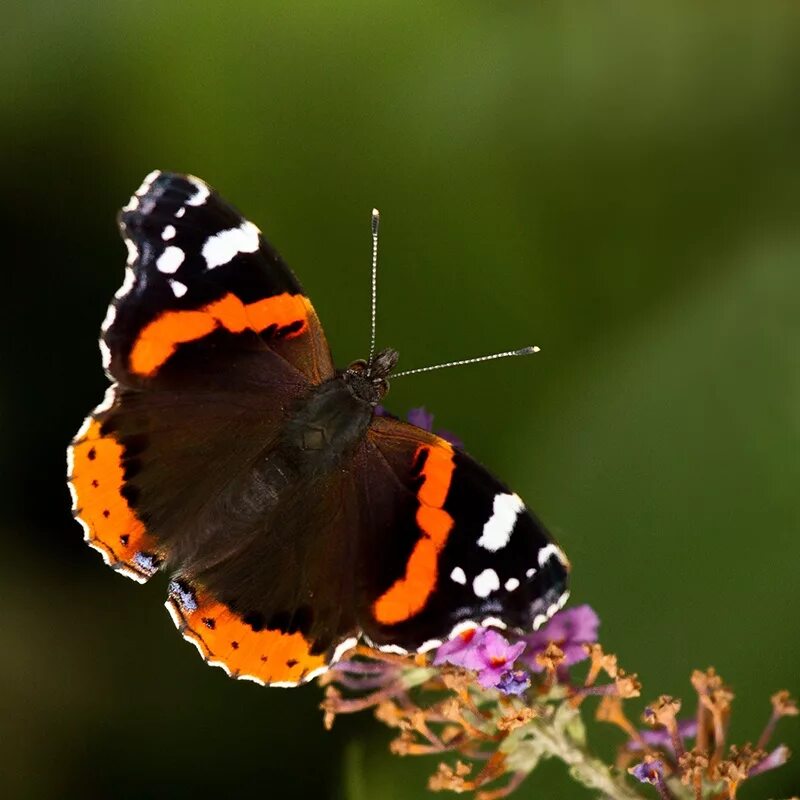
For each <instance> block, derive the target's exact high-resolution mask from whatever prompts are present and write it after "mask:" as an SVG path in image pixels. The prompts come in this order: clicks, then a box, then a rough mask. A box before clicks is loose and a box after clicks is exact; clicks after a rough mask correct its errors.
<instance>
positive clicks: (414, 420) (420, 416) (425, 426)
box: [406, 406, 433, 431]
mask: <svg viewBox="0 0 800 800" xmlns="http://www.w3.org/2000/svg"><path fill="white" fill-rule="evenodd" d="M406 419H407V420H408V421H409V422H410V423H411V424H412V425H416V426H417V427H418V428H422V430H424V431H432V430H433V414H431V412H430V411H426V410H425V406H420V407H419V408H412V409H411V410H410V411H409V412H408V415H407V416H406Z"/></svg>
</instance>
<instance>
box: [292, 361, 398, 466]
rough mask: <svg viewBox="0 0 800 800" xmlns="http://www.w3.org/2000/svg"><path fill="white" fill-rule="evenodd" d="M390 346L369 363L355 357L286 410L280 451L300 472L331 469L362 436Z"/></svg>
mask: <svg viewBox="0 0 800 800" xmlns="http://www.w3.org/2000/svg"><path fill="white" fill-rule="evenodd" d="M396 363H397V353H396V351H394V350H383V351H381V352H380V353H378V354H377V356H376V357H375V359H374V360H373V362H372V365H371V366H370V365H368V364H367V363H366V362H364V361H356V362H354V363H353V364H351V365H350V366H349V367H348V368H347V369H346V370H344V371H342V372H340V373H339V374H338V375H336V377H334V378H331V379H330V380H327V381H325V382H324V383H321V384H320V385H319V386H316V387H314V388H313V389H312V390H311V391H310V393H309V394H308V395H306V396H305V397H304V398H303V399H302V400H301V401H300V402H299V403H298V405H297V406H296V407H295V409H294V410H293V411H292V412H291V413H290V415H289V421H288V424H287V425H286V428H285V429H284V433H283V436H282V447H281V450H282V451H283V452H284V455H285V456H286V457H287V458H288V459H289V461H290V462H291V463H292V464H293V466H294V467H295V468H296V469H298V470H299V471H300V472H304V473H314V472H321V471H324V470H326V469H330V468H331V467H332V466H333V465H334V464H336V463H337V462H339V461H341V459H342V458H343V457H345V456H347V455H349V454H351V453H352V452H353V451H354V450H355V448H356V446H357V445H358V444H359V442H361V441H362V440H363V438H364V435H365V433H366V431H367V428H368V427H369V423H370V421H371V420H372V415H373V412H374V408H375V406H376V405H377V404H378V403H379V402H380V400H381V399H382V398H383V397H384V395H385V394H386V392H387V390H388V388H389V384H388V382H387V380H386V378H387V376H388V374H389V372H390V371H391V369H392V368H393V367H394V365H395V364H396Z"/></svg>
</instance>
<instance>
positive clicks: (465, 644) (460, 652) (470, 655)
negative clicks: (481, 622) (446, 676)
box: [433, 628, 488, 671]
mask: <svg viewBox="0 0 800 800" xmlns="http://www.w3.org/2000/svg"><path fill="white" fill-rule="evenodd" d="M487 633H488V631H487V629H486V628H467V629H466V630H464V631H461V633H458V634H456V635H455V636H454V637H453V638H452V639H450V641H448V642H445V643H444V644H443V645H441V647H439V649H438V650H437V651H436V658H434V659H433V663H434V664H436V665H439V664H453V665H454V666H456V667H464V669H472V670H476V671H477V670H479V669H483V661H482V659H481V657H480V655H479V654H478V647H479V646H480V644H481V642H482V641H483V639H484V637H485V636H486V634H487Z"/></svg>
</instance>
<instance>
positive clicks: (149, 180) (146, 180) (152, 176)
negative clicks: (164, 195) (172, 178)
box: [136, 169, 161, 197]
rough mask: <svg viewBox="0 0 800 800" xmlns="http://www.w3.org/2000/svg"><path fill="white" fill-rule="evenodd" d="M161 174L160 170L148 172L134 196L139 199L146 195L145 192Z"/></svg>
mask: <svg viewBox="0 0 800 800" xmlns="http://www.w3.org/2000/svg"><path fill="white" fill-rule="evenodd" d="M160 174H161V170H160V169H154V170H153V171H152V172H148V173H147V175H145V178H144V180H143V181H142V185H141V186H140V187H139V188H138V189H137V190H136V194H137V195H139V197H141V196H142V195H143V194H146V193H147V190H148V189H149V188H150V187H151V186H152V184H153V181H154V180H155V179H156V178H157V177H158V176H159V175H160Z"/></svg>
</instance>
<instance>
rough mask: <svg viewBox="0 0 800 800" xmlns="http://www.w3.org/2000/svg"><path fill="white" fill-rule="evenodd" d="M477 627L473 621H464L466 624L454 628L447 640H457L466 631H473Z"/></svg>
mask: <svg viewBox="0 0 800 800" xmlns="http://www.w3.org/2000/svg"><path fill="white" fill-rule="evenodd" d="M477 627H478V625H477V623H475V622H473V621H472V620H471V619H467V620H464V622H459V623H458V625H455V626H454V627H453V630H451V631H450V634H449V636H448V637H447V638H448V639H455V638H456V636H460V635H461V634H462V633H464V632H465V631H471V630H473V629H474V628H477Z"/></svg>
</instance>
